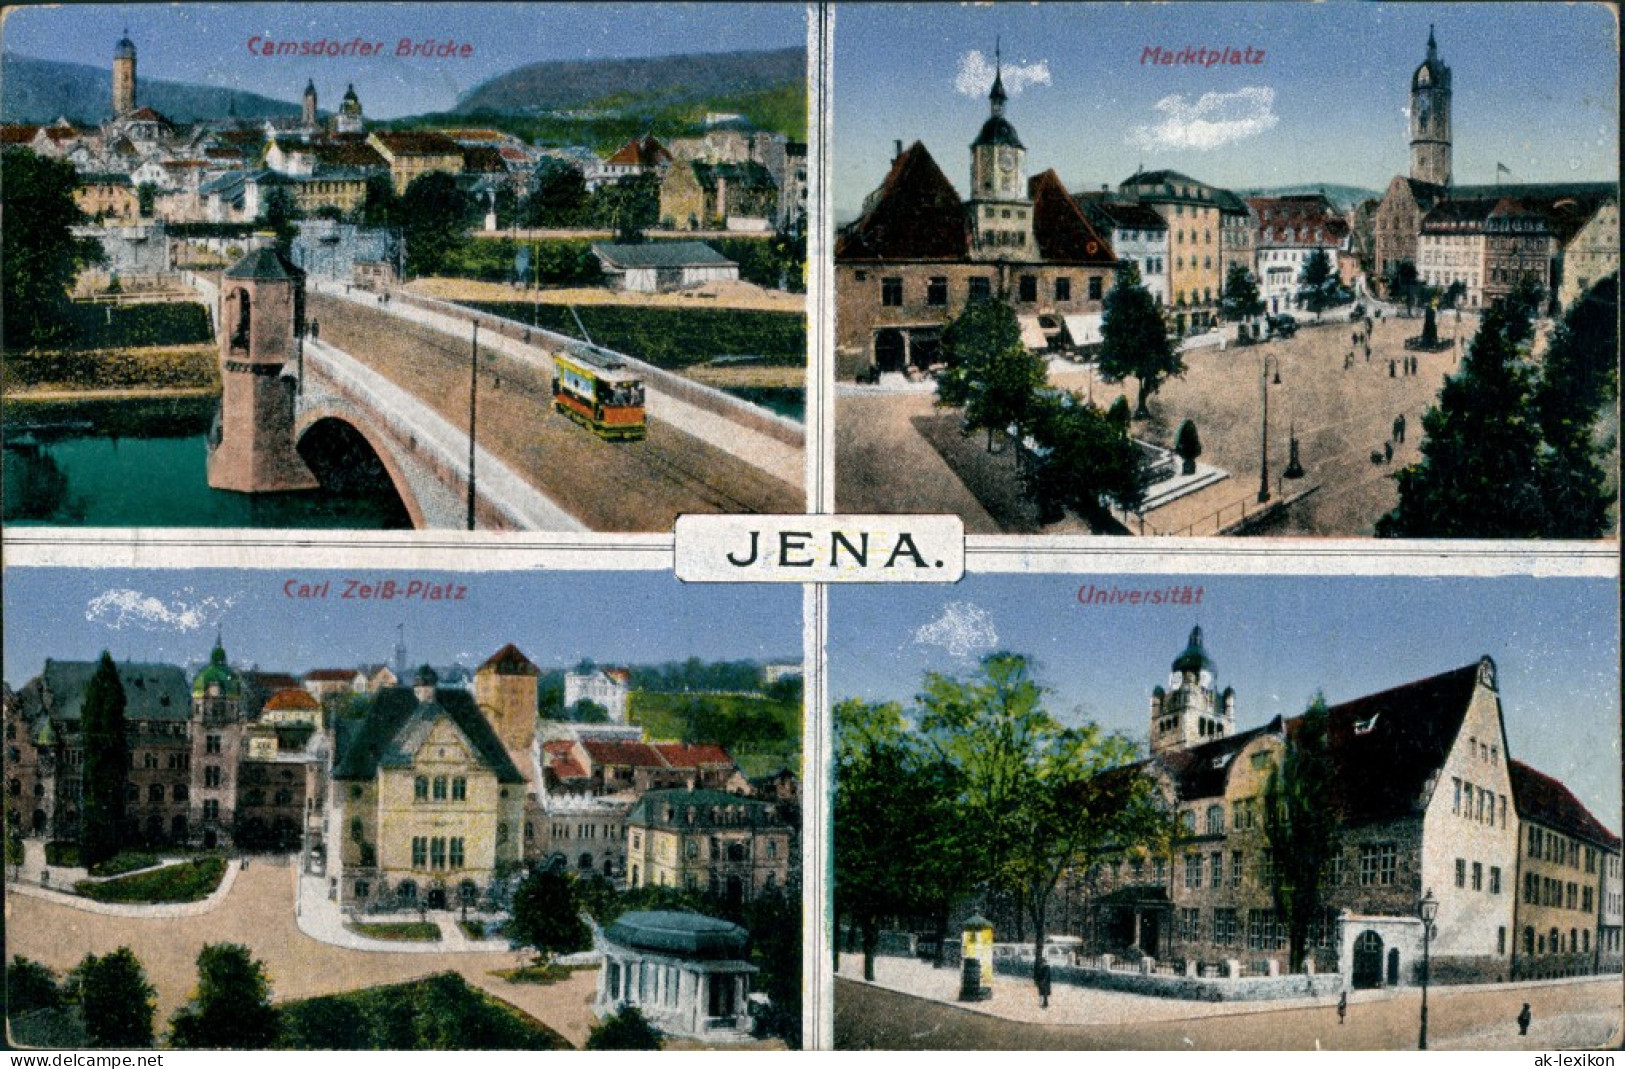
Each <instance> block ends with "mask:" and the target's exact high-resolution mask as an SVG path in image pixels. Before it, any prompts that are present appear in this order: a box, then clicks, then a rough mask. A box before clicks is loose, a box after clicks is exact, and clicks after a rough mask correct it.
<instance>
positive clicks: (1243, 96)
mask: <svg viewBox="0 0 1625 1069" xmlns="http://www.w3.org/2000/svg"><path fill="white" fill-rule="evenodd" d="M1155 107H1156V110H1157V112H1158V114H1159V115H1160V118H1158V120H1157V121H1156V123H1154V124H1153V125H1151V126H1136V127H1135V128H1134V129H1133V130H1132V131H1130V133H1129V136H1128V142H1129V144H1131V145H1134V146H1135V147H1137V148H1144V149H1192V150H1194V151H1197V152H1206V151H1208V150H1210V149H1216V148H1218V147H1219V146H1221V145H1228V144H1230V143H1231V142H1234V141H1241V140H1243V139H1245V138H1249V137H1255V136H1257V135H1258V134H1261V133H1263V132H1264V131H1265V130H1268V129H1270V128H1271V127H1273V126H1274V125H1275V124H1276V123H1277V122H1279V121H1280V120H1279V119H1278V118H1276V115H1275V90H1273V89H1271V88H1269V87H1268V86H1262V85H1252V86H1247V87H1246V88H1244V89H1238V90H1236V91H1235V92H1234V93H1203V94H1202V95H1201V97H1199V98H1198V99H1197V101H1196V103H1194V104H1193V103H1191V102H1190V99H1189V98H1188V97H1186V96H1184V95H1183V94H1180V93H1175V94H1173V95H1171V96H1165V97H1163V98H1162V99H1161V100H1159V101H1157V103H1156V105H1155Z"/></svg>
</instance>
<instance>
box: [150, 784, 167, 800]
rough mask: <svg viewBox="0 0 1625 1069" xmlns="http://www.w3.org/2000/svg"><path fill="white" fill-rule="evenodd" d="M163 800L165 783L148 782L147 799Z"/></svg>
mask: <svg viewBox="0 0 1625 1069" xmlns="http://www.w3.org/2000/svg"><path fill="white" fill-rule="evenodd" d="M163 800H164V785H163V784H162V783H151V784H148V785H147V801H149V802H161V801H163Z"/></svg>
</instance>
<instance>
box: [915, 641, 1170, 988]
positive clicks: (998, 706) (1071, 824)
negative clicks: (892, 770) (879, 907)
mask: <svg viewBox="0 0 1625 1069" xmlns="http://www.w3.org/2000/svg"><path fill="white" fill-rule="evenodd" d="M1044 696H1045V690H1044V688H1043V687H1042V686H1040V685H1039V684H1038V682H1037V681H1036V680H1035V679H1034V678H1033V676H1032V669H1031V665H1030V664H1029V662H1028V660H1027V658H1025V657H1023V656H1020V655H1018V654H1013V653H1002V652H1001V653H992V654H989V655H988V656H986V657H984V658H983V659H982V662H981V665H980V667H979V668H978V669H977V671H976V672H974V673H973V674H972V675H971V676H970V677H969V678H966V679H956V678H953V677H950V676H945V675H942V674H940V673H937V672H928V673H926V677H925V684H924V689H923V693H921V695H920V696H919V699H918V702H919V709H920V714H919V727H920V730H921V731H922V732H923V733H924V735H925V737H926V738H927V740H928V741H929V742H930V744H931V745H932V746H934V747H935V748H936V749H937V751H938V752H939V753H940V754H941V756H942V758H943V759H944V760H945V761H946V762H947V763H948V764H949V765H950V766H951V767H952V768H953V769H954V771H955V773H956V775H957V776H958V777H959V784H960V794H959V807H958V808H959V811H960V824H961V826H963V827H965V828H968V829H971V833H972V834H974V835H975V836H976V839H977V842H978V843H979V844H980V846H981V850H980V857H981V859H982V864H981V865H980V866H979V867H978V872H979V874H980V875H981V877H982V878H983V879H985V881H986V882H987V884H988V888H989V892H990V893H991V894H992V895H994V896H1000V897H1005V898H1006V899H1007V900H1008V901H1009V902H1010V904H1011V905H1012V906H1013V907H1014V910H1015V913H1016V916H1017V925H1018V930H1017V937H1018V938H1020V931H1021V928H1022V925H1023V922H1030V923H1031V924H1032V931H1033V939H1034V945H1035V947H1038V948H1040V949H1041V948H1042V947H1043V944H1044V938H1045V926H1046V921H1047V916H1048V908H1049V903H1050V899H1051V896H1052V895H1053V894H1054V891H1055V889H1056V887H1057V886H1058V885H1059V883H1060V881H1061V880H1062V878H1063V877H1065V876H1066V874H1067V873H1068V872H1071V871H1073V870H1074V869H1076V868H1079V867H1086V866H1087V864H1089V863H1092V861H1093V859H1095V858H1097V857H1099V856H1101V855H1102V854H1103V853H1104V852H1106V851H1108V850H1111V849H1116V848H1120V847H1121V845H1122V844H1123V843H1125V842H1148V841H1155V838H1156V837H1157V836H1158V835H1159V834H1162V833H1163V832H1162V829H1165V827H1166V820H1165V817H1164V816H1163V815H1162V812H1161V806H1160V804H1159V803H1158V801H1157V799H1156V797H1155V792H1153V791H1152V789H1151V785H1150V782H1149V781H1148V780H1146V779H1145V778H1144V777H1143V776H1141V775H1139V774H1138V773H1137V772H1134V771H1132V770H1131V769H1130V768H1129V765H1128V763H1129V762H1130V761H1131V760H1133V758H1134V757H1135V754H1136V751H1135V746H1134V744H1133V743H1132V742H1130V741H1129V740H1128V739H1127V738H1124V737H1122V736H1118V735H1107V734H1105V733H1104V732H1103V731H1101V729H1100V728H1099V727H1098V726H1096V725H1094V724H1091V723H1086V724H1083V725H1081V726H1079V727H1070V728H1069V727H1064V726H1062V725H1061V723H1060V722H1059V721H1057V720H1056V719H1055V718H1054V717H1053V716H1051V715H1050V713H1049V712H1048V710H1046V709H1045V708H1044ZM1039 960H1042V957H1041V956H1040V957H1038V958H1036V959H1035V964H1036V961H1039Z"/></svg>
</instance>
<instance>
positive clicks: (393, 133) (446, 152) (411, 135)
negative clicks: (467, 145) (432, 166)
mask: <svg viewBox="0 0 1625 1069" xmlns="http://www.w3.org/2000/svg"><path fill="white" fill-rule="evenodd" d="M373 136H374V137H376V138H377V139H378V141H379V143H380V144H382V145H383V146H384V147H385V148H387V149H389V151H390V152H391V153H392V154H394V155H396V156H461V155H462V149H461V148H460V147H459V146H458V144H457V142H455V141H453V140H452V139H451V138H449V137H447V136H446V135H445V134H437V133H435V132H434V131H433V130H379V131H378V132H377V133H375V134H374V135H373Z"/></svg>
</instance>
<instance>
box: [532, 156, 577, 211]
mask: <svg viewBox="0 0 1625 1069" xmlns="http://www.w3.org/2000/svg"><path fill="white" fill-rule="evenodd" d="M586 207H587V181H586V179H585V178H583V177H582V175H581V172H580V171H579V170H577V169H576V168H575V167H573V166H572V165H570V164H568V163H566V162H565V161H564V160H560V159H554V158H551V157H545V158H543V159H542V161H541V162H540V163H538V164H537V165H536V192H535V193H533V194H531V198H530V206H529V211H528V213H527V214H528V216H529V217H528V218H527V219H526V220H525V221H526V224H527V225H529V226H549V227H570V226H577V225H579V224H580V223H581V217H582V213H583V212H584V211H585V209H586Z"/></svg>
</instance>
